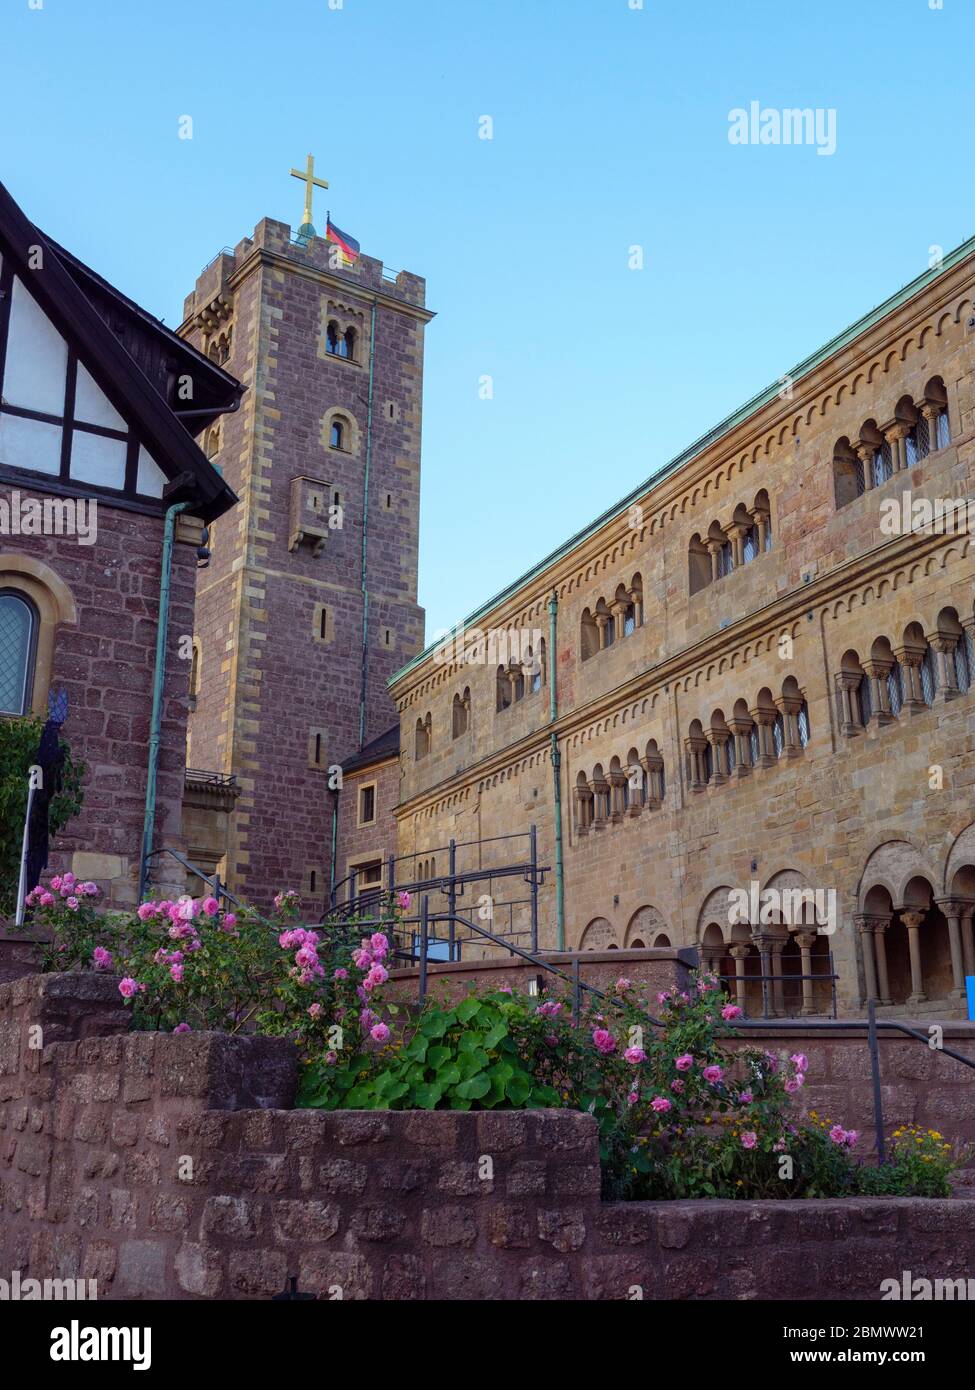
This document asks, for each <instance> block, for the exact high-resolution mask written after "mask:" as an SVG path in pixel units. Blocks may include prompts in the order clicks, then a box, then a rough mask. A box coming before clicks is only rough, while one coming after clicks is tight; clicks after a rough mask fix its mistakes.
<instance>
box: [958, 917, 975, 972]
mask: <svg viewBox="0 0 975 1390" xmlns="http://www.w3.org/2000/svg"><path fill="white" fill-rule="evenodd" d="M973 914H975V903H968V904H966V906H965V908H964V911H963V912H962V916H961V949H962V958H963V959H964V962H965V974H966V975H975V933H973V931H972V915H973Z"/></svg>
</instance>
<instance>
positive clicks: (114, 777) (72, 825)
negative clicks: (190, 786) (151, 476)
mask: <svg viewBox="0 0 975 1390" xmlns="http://www.w3.org/2000/svg"><path fill="white" fill-rule="evenodd" d="M186 534H187V536H189V535H191V534H192V533H191V532H187V533H186ZM162 540H163V519H162V517H159V516H143V515H140V514H137V513H135V512H129V511H122V510H120V509H117V508H114V507H112V506H111V505H109V504H108V503H106V502H104V501H99V504H98V536H97V541H96V543H95V544H94V545H91V546H84V545H79V544H78V543H77V540H76V539H75V538H74V537H72V536H9V537H5V538H4V540H3V544H2V545H0V587H2V585H3V579H4V571H5V570H8V569H9V571H10V572H11V573H12V574H13V576H14V579H16V577H17V575H18V574H19V573H20V572H21V571H22V570H23V572H25V573H26V574H28V575H30V576H31V577H32V578H33V579H34V580H35V581H36V582H38V583H39V584H42V585H44V586H45V587H48V586H49V585H50V584H55V583H60V584H62V585H64V586H66V588H67V590H68V591H70V595H71V599H72V600H73V602H74V606H75V612H76V621H74V622H61V623H59V624H58V628H57V631H56V633H55V636H54V644H53V661H52V667H51V686H52V687H53V688H54V689H55V690H57V689H60V688H62V687H63V688H64V689H65V690H66V691H67V694H68V701H69V713H68V721H67V723H66V725H65V727H64V738H65V740H66V742H67V743H68V745H69V746H70V748H71V753H72V756H73V757H74V758H75V760H76V761H78V762H83V763H84V764H85V767H86V771H85V777H84V784H83V785H84V805H83V808H82V810H81V813H80V814H79V815H77V816H75V817H74V819H73V820H71V821H70V822H69V823H68V824H67V825H66V826H65V828H64V830H63V832H62V833H61V834H60V835H59V836H58V837H57V838H56V840H55V841H54V842H53V844H52V853H51V861H50V866H51V868H52V869H54V870H61V871H63V870H65V869H68V868H70V869H72V870H73V871H74V873H75V874H77V875H78V877H80V878H82V879H95V880H97V881H98V883H99V886H100V887H101V888H102V889H103V891H106V892H107V895H108V896H107V901H109V902H110V903H115V904H133V903H135V901H136V888H137V879H138V865H139V857H140V851H141V842H142V820H143V815H144V811H145V795H146V767H147V762H148V756H149V720H150V714H151V709H152V681H153V670H154V667H155V647H156V625H157V621H158V616H159V575H160V566H161V562H162ZM195 544H196V540H195V536H194V539H193V543H192V544H191V543H180V544H177V545H176V546H175V547H174V550H173V568H172V587H171V590H170V612H169V638H168V651H167V656H166V685H165V692H164V695H165V699H164V703H163V717H162V728H161V746H160V754H159V775H158V791H157V802H156V826H155V844H156V846H157V847H159V846H162V845H166V846H169V847H172V848H174V849H179V848H180V846H181V843H182V841H181V831H180V807H181V801H182V795H183V773H184V768H185V744H186V720H187V711H188V689H189V673H190V663H189V661H188V660H181V659H180V656H181V651H180V645H181V641H182V639H183V638H184V637H188V636H189V635H191V634H192V632H193V607H194V602H195V586H196V552H195ZM27 566H30V568H26V567H27ZM49 576H52V578H50V579H49ZM46 693H47V692H46V691H45V692H44V695H45V697H46ZM158 878H159V882H160V883H161V884H162V885H164V886H172V887H173V888H175V889H176V891H181V889H180V883H181V880H182V876H181V875H179V876H177V877H176V878H174V876H173V874H172V872H170V873H169V876H168V878H167V875H166V870H165V866H162V867H161V868H160V871H159V875H158ZM31 886H33V885H31Z"/></svg>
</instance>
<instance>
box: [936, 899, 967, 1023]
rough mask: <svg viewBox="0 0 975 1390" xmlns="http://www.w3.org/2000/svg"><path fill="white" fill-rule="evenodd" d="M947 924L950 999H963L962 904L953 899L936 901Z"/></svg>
mask: <svg viewBox="0 0 975 1390" xmlns="http://www.w3.org/2000/svg"><path fill="white" fill-rule="evenodd" d="M936 901H937V904H938V906H939V907H940V908H941V911H942V912H943V913H944V915H945V918H946V919H947V922H948V949H949V951H950V952H951V978H952V984H953V986H954V987H953V989H952V991H951V998H952V999H964V998H965V964H964V953H963V951H962V944H961V914H962V910H963V907H964V904H963V903H960V902H958V901H957V900H956V899H954V898H938V899H936Z"/></svg>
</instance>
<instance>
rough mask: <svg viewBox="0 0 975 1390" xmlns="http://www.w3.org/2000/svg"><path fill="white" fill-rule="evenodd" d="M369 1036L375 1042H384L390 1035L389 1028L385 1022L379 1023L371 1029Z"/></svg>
mask: <svg viewBox="0 0 975 1390" xmlns="http://www.w3.org/2000/svg"><path fill="white" fill-rule="evenodd" d="M369 1036H370V1038H372V1040H373V1042H378V1043H384V1042H385V1041H386V1040H387V1038H388V1037H389V1029H388V1028H387V1027H386V1024H385V1023H377V1024H376V1025H375V1026H374V1027H372V1028H370V1029H369Z"/></svg>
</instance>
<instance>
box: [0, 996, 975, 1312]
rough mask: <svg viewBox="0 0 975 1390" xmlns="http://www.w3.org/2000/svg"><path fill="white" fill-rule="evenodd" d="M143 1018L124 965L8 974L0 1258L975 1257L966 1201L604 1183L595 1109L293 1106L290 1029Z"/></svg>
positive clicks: (262, 1285) (143, 1286)
mask: <svg viewBox="0 0 975 1390" xmlns="http://www.w3.org/2000/svg"><path fill="white" fill-rule="evenodd" d="M127 1023H128V1014H127V1012H126V1010H125V1007H124V1005H123V1004H122V1003H121V1001H120V998H119V996H118V993H117V988H116V982H115V981H114V980H110V979H106V978H101V977H97V976H81V977H79V976H31V977H29V978H26V979H23V980H19V981H16V982H15V983H13V984H8V985H3V986H0V1269H3V1270H4V1271H7V1270H10V1271H13V1270H15V1269H16V1270H20V1272H21V1275H22V1277H27V1276H30V1277H36V1278H68V1277H83V1278H87V1279H96V1280H97V1281H98V1295H99V1297H101V1298H122V1297H128V1298H145V1299H158V1298H173V1299H175V1298H243V1299H246V1298H262V1299H263V1298H268V1297H270V1296H271V1295H272V1294H274V1293H276V1292H279V1291H281V1290H282V1289H283V1288H284V1287H285V1285H286V1282H287V1280H288V1279H289V1278H290V1277H292V1276H295V1277H296V1278H297V1280H298V1287H299V1290H301V1291H303V1292H309V1293H313V1294H315V1295H317V1296H318V1297H319V1298H322V1299H336V1298H339V1297H341V1298H358V1299H362V1298H368V1299H394V1300H397V1299H423V1298H426V1299H491V1300H495V1299H502V1298H507V1299H516V1298H517V1299H627V1298H630V1299H632V1298H636V1297H642V1298H645V1299H667V1298H703V1299H708V1298H735V1299H738V1298H790V1297H803V1296H813V1295H815V1296H816V1297H819V1298H822V1297H833V1298H840V1299H875V1298H877V1297H878V1295H879V1292H880V1282H881V1280H882V1279H887V1278H897V1279H899V1278H900V1276H901V1272H902V1271H903V1270H905V1269H909V1270H910V1271H911V1272H912V1274H913V1275H914V1276H915V1277H918V1276H921V1277H927V1278H932V1279H933V1278H959V1277H968V1276H969V1275H971V1272H972V1269H973V1265H975V1202H973V1201H967V1200H958V1199H954V1200H952V1201H950V1202H948V1201H944V1202H942V1201H927V1202H920V1201H912V1200H909V1199H900V1200H896V1201H884V1202H880V1201H867V1200H860V1199H857V1200H851V1201H846V1202H841V1201H809V1202H794V1203H786V1202H756V1203H744V1202H675V1203H659V1202H635V1203H629V1204H621V1203H602V1202H601V1201H600V1200H599V1164H598V1151H597V1142H596V1130H595V1123H594V1121H593V1120H592V1118H591V1117H590V1116H588V1115H581V1114H573V1113H560V1112H552V1111H542V1112H531V1113H518V1112H507V1113H490V1112H482V1113H479V1114H478V1113H468V1114H459V1113H458V1114H455V1113H451V1112H434V1113H426V1112H406V1113H386V1114H380V1113H375V1112H373V1113H367V1112H362V1111H349V1112H344V1113H337V1114H325V1113H321V1112H317V1111H294V1110H291V1109H290V1108H289V1107H290V1105H291V1102H292V1097H293V1092H294V1086H295V1079H296V1069H295V1061H294V1054H293V1052H292V1051H291V1049H290V1047H289V1045H288V1044H287V1043H286V1042H284V1041H283V1040H281V1039H257V1038H231V1037H227V1036H225V1035H222V1034H204V1035H198V1036H196V1037H194V1036H192V1035H184V1036H182V1037H174V1036H172V1035H170V1034H165V1035H164V1034H126V1032H125V1030H126V1027H127ZM38 1025H39V1026H40V1028H41V1030H42V1035H40V1036H38V1035H37V1033H36V1031H34V1032H32V1030H36V1028H37V1026H38ZM37 1043H41V1044H42V1045H41V1046H37V1045H36V1044H37Z"/></svg>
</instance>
